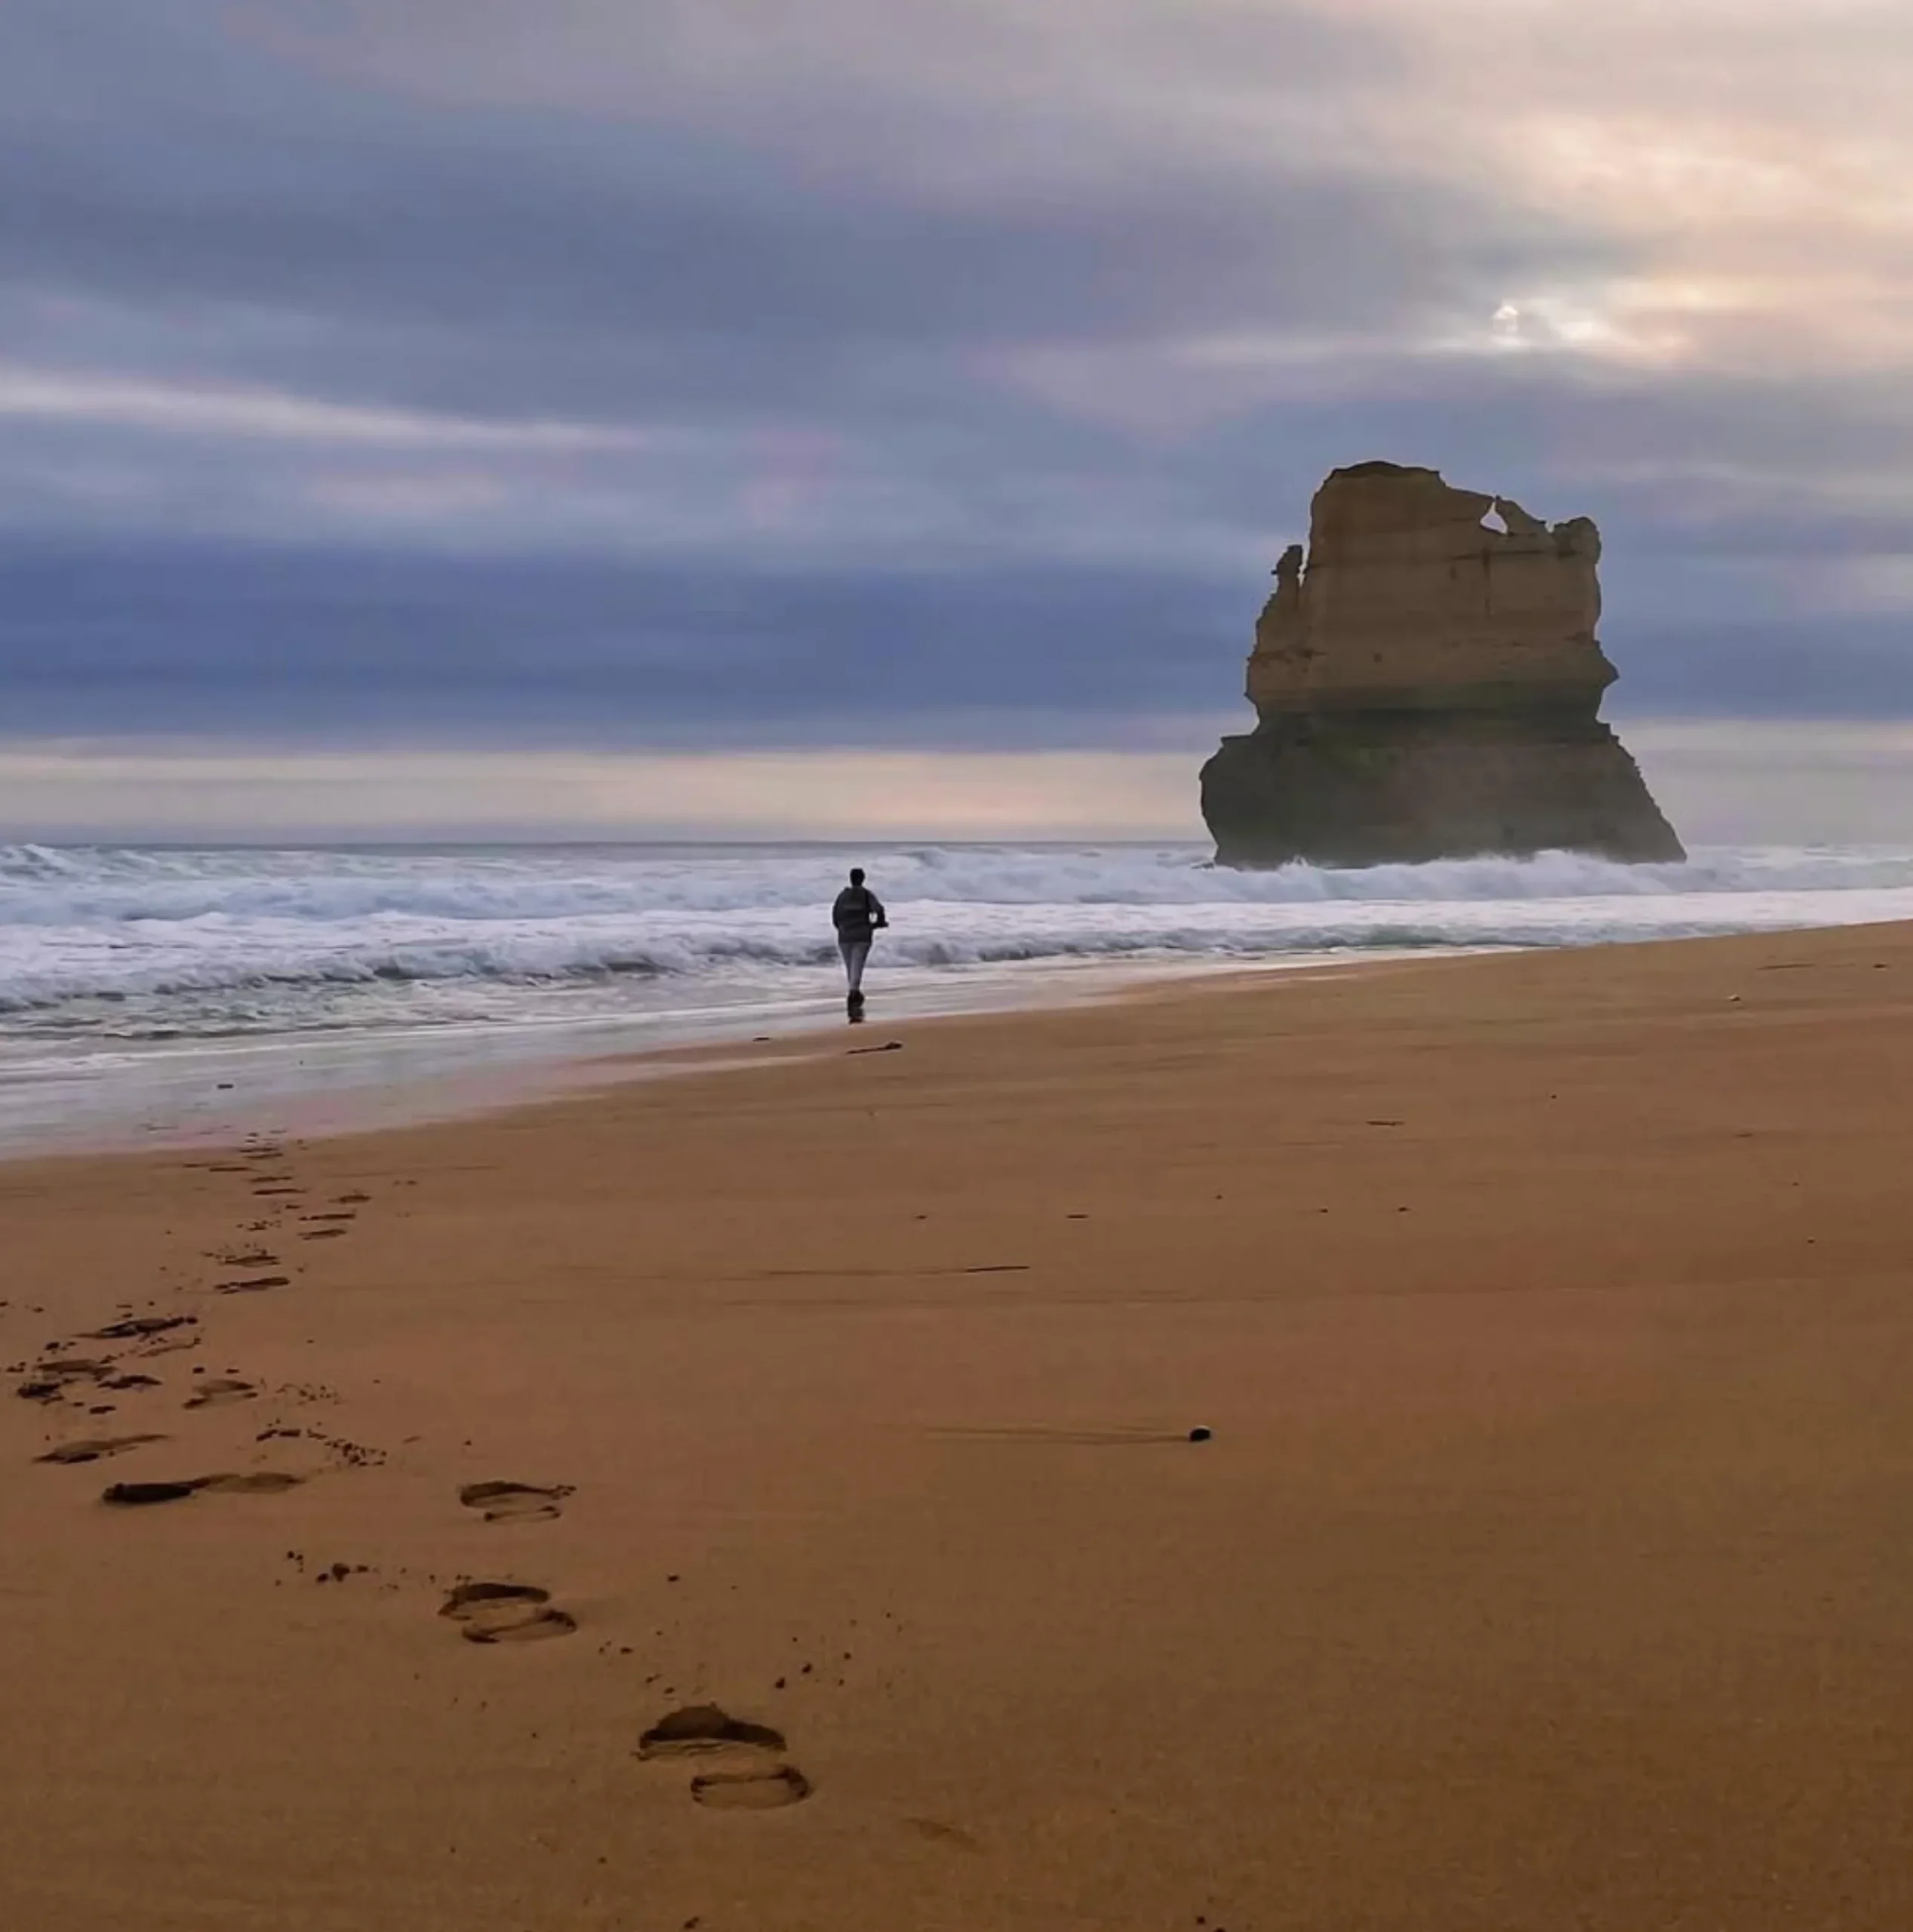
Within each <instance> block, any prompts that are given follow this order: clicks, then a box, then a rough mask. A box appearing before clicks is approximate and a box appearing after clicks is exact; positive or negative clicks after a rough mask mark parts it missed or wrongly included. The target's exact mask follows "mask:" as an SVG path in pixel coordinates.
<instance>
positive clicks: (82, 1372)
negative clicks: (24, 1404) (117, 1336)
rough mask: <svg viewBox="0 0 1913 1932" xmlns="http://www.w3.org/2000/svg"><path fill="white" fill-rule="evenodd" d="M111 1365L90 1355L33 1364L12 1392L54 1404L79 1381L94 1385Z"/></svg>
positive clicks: (110, 1371)
mask: <svg viewBox="0 0 1913 1932" xmlns="http://www.w3.org/2000/svg"><path fill="white" fill-rule="evenodd" d="M112 1366H113V1365H112V1363H111V1362H110V1361H102V1360H100V1359H99V1358H96V1357H94V1356H91V1355H69V1356H67V1357H66V1358H64V1359H63V1360H61V1361H39V1362H35V1364H33V1366H32V1369H31V1370H30V1371H29V1372H28V1374H27V1378H26V1380H25V1381H24V1382H23V1383H19V1384H18V1385H17V1386H16V1387H15V1389H14V1394H15V1395H19V1396H20V1397H22V1398H24V1399H25V1400H26V1401H29V1402H57V1401H60V1399H61V1398H63V1396H64V1395H66V1392H67V1391H68V1390H69V1389H71V1388H73V1387H74V1386H76V1385H77V1384H78V1383H83V1382H97V1381H99V1380H100V1378H101V1377H103V1376H106V1375H109V1374H111V1373H112Z"/></svg>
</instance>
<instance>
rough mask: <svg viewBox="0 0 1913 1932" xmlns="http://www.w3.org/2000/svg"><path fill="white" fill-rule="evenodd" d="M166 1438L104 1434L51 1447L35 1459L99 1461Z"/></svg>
mask: <svg viewBox="0 0 1913 1932" xmlns="http://www.w3.org/2000/svg"><path fill="white" fill-rule="evenodd" d="M165 1440H166V1438H165V1436H163V1435H103V1436H100V1437H98V1438H96V1439H95V1440H94V1441H89V1442H63V1443H62V1444H60V1447H58V1448H57V1449H49V1450H48V1451H47V1453H46V1454H45V1455H44V1456H35V1457H34V1458H33V1460H34V1461H35V1462H36V1463H97V1462H99V1461H100V1460H103V1458H104V1457H108V1456H123V1455H125V1454H126V1452H127V1451H128V1450H129V1449H137V1448H138V1447H140V1444H142V1443H143V1442H164V1441H165Z"/></svg>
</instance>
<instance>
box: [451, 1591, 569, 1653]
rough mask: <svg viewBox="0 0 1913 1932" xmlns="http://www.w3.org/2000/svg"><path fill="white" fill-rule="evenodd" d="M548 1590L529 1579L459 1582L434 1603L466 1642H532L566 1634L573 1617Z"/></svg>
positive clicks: (567, 1634)
mask: <svg viewBox="0 0 1913 1932" xmlns="http://www.w3.org/2000/svg"><path fill="white" fill-rule="evenodd" d="M551 1597H552V1593H551V1592H550V1591H549V1590H541V1589H538V1588H537V1586H535V1585H533V1584H531V1583H460V1585H459V1586H457V1589H454V1590H453V1591H452V1592H451V1593H450V1594H449V1595H447V1597H446V1598H445V1601H444V1602H443V1603H442V1604H440V1605H439V1607H438V1614H439V1615H440V1616H441V1617H450V1618H451V1619H452V1620H453V1621H454V1623H457V1625H458V1626H459V1634H460V1635H461V1636H462V1637H463V1638H464V1639H465V1640H466V1642H467V1643H469V1644H525V1643H535V1642H537V1641H539V1640H540V1639H541V1638H546V1637H568V1636H570V1635H571V1633H572V1632H573V1631H574V1630H575V1629H577V1627H578V1624H577V1619H576V1618H575V1617H572V1616H571V1614H569V1613H568V1612H567V1611H562V1610H556V1609H554V1608H553V1607H552V1600H551Z"/></svg>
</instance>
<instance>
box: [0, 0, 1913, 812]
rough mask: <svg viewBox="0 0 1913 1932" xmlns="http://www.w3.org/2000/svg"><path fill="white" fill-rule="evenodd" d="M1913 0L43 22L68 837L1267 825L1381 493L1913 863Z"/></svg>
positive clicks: (23, 212) (12, 727) (16, 798)
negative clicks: (1457, 532)
mask: <svg viewBox="0 0 1913 1932" xmlns="http://www.w3.org/2000/svg"><path fill="white" fill-rule="evenodd" d="M1909 100H1913V8H1909V7H1908V5H1906V4H1905V0H1680V4H1679V5H1671V4H1669V0H1605V4H1604V5H1602V6H1601V7H1600V8H1590V7H1589V6H1587V5H1585V0H1575V3H1574V4H1571V5H1570V4H1560V3H1559V0H1492V4H1490V0H1043V4H1041V5H1035V4H1032V0H808V4H807V5H803V6H801V7H799V6H795V5H792V4H791V0H538V4H537V5H531V4H529V3H528V0H8V4H7V5H5V8H0V837H5V836H7V835H9V833H10V832H11V833H12V834H14V835H40V836H45V835H59V834H60V833H63V832H68V833H75V834H84V833H91V832H99V833H106V834H111V833H114V832H136V831H141V830H143V831H146V832H152V833H155V834H161V835H172V836H189V835H194V834H196V833H201V832H206V833H226V834H246V833H260V834H263V835H273V834H280V833H284V832H297V831H305V832H312V833H318V834H324V833H328V832H357V833H358V834H360V835H366V834H369V833H372V832H377V831H380V830H392V831H397V832H405V831H411V832H422V831H429V832H452V831H458V830H464V831H468V832H474V833H496V832H512V831H527V832H536V831H556V830H566V829H577V830H595V831H601V832H614V831H617V830H619V829H631V830H633V831H638V832H643V831H647V830H653V831H658V830H668V831H687V830H689V831H699V830H702V831H709V832H727V833H734V834H749V833H751V832H761V831H764V830H777V831H784V832H805V831H817V832H848V831H857V830H867V831H896V832H939V831H941V832H964V831H971V832H980V833H983V834H996V833H1008V832H1016V831H1031V832H1041V831H1046V830H1066V831H1069V832H1072V833H1075V832H1086V831H1094V830H1096V829H1106V830H1109V831H1112V832H1124V833H1127V834H1133V835H1144V834H1149V833H1152V832H1157V831H1174V830H1183V831H1190V830H1195V829H1199V827H1198V823H1197V821H1196V820H1195V813H1194V802H1195V794H1194V771H1195V764H1196V762H1197V761H1198V760H1199V758H1200V757H1201V755H1204V754H1205V753H1206V752H1207V750H1208V749H1210V747H1211V746H1213V742H1214V739H1215V737H1216V734H1217V732H1218V731H1220V730H1223V729H1229V728H1241V727H1242V725H1243V724H1244V723H1245V722H1246V721H1247V712H1246V709H1244V707H1242V706H1241V703H1240V700H1239V698H1238V691H1239V688H1240V681H1241V661H1242V658H1243V656H1244V653H1245V651H1246V650H1247V643H1248V634H1249V629H1250V624H1251V623H1252V621H1253V616H1254V613H1255V611H1256V607H1257V605H1258V604H1259V601H1260V599H1261V597H1262V595H1263V589H1264V586H1265V584H1266V574H1267V572H1268V571H1269V568H1270V566H1271V565H1272V563H1273V561H1274V560H1275V556H1276V555H1278V553H1279V552H1280V551H1281V549H1282V547H1283V546H1284V544H1285V543H1287V542H1288V541H1289V540H1291V539H1292V538H1293V537H1297V536H1299V535H1300V534H1303V524H1304V522H1305V520H1306V504H1307V500H1308V497H1309V493H1310V491H1312V488H1313V487H1314V485H1315V483H1316V481H1318V480H1319V478H1320V477H1321V475H1322V474H1323V472H1324V471H1325V470H1327V469H1328V468H1330V466H1333V465H1334V464H1336V463H1346V462H1352V461H1356V460H1361V459H1364V458H1367V457H1374V456H1387V457H1392V458H1395V459H1396V460H1403V461H1410V462H1418V463H1432V464H1435V465H1437V466H1439V467H1441V469H1444V471H1445V472H1446V473H1447V475H1449V476H1450V478H1453V479H1454V480H1456V481H1463V482H1466V483H1468V484H1470V485H1475V486H1478V487H1482V488H1489V489H1493V490H1496V491H1501V492H1502V493H1505V494H1512V495H1514V496H1515V497H1519V498H1520V499H1521V500H1522V501H1524V503H1527V506H1529V508H1530V509H1533V510H1534V511H1536V512H1538V513H1539V514H1542V515H1547V516H1549V517H1551V518H1558V517H1562V516H1567V515H1576V514H1581V513H1586V514H1590V515H1593V516H1595V518H1598V520H1599V521H1600V523H1601V527H1602V529H1603V531H1604V535H1605V538H1606V542H1607V558H1606V562H1605V565H1604V580H1605V584H1606V589H1607V607H1608V615H1607V620H1606V623H1605V627H1604V638H1605V640H1606V641H1607V646H1608V649H1609V652H1610V655H1611V656H1612V657H1614V658H1615V659H1616V661H1617V662H1618V663H1619V666H1620V667H1621V671H1622V682H1621V684H1620V685H1619V688H1617V690H1616V693H1615V695H1614V697H1613V699H1612V700H1610V715H1613V717H1615V718H1616V719H1617V721H1619V722H1620V723H1621V724H1622V725H1623V726H1624V728H1625V729H1626V731H1627V735H1628V737H1629V742H1630V743H1631V744H1632V745H1633V746H1635V749H1638V751H1639V752H1641V755H1642V757H1643V760H1644V763H1645V764H1647V768H1648V770H1649V773H1650V777H1651V778H1652V779H1653V780H1654V782H1655V783H1656V786H1657V788H1658V789H1660V790H1661V791H1662V793H1663V795H1665V797H1667V798H1668V801H1669V802H1670V803H1671V804H1672V806H1673V808H1674V809H1675V812H1676V814H1677V816H1679V817H1682V818H1683V820H1684V824H1685V827H1686V829H1689V830H1690V832H1698V834H1699V835H1701V836H1703V837H1705V836H1732V835H1758V836H1785V835H1788V834H1789V833H1790V832H1794V833H1798V835H1801V836H1841V835H1856V834H1864V833H1866V832H1875V833H1877V834H1878V835H1882V836H1893V835H1902V836H1913V781H1909V780H1908V778H1907V777H1906V775H1905V774H1906V773H1907V771H1908V765H1909V761H1910V758H1909V749H1908V747H1909V746H1913V724H1907V723H1903V722H1902V721H1903V720H1904V721H1913V114H1909V113H1908V111H1907V103H1908V101H1909Z"/></svg>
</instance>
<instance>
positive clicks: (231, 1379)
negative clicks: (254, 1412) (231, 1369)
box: [186, 1375, 259, 1409]
mask: <svg viewBox="0 0 1913 1932" xmlns="http://www.w3.org/2000/svg"><path fill="white" fill-rule="evenodd" d="M258 1393H259V1391H258V1390H257V1389H256V1388H254V1386H253V1385H252V1384H251V1383H250V1382H241V1380H239V1378H238V1377H237V1376H235V1375H214V1376H211V1377H208V1379H207V1380H205V1381H204V1382H201V1383H199V1384H198V1386H196V1387H195V1389H194V1390H193V1392H192V1394H191V1395H189V1396H188V1397H187V1398H186V1407H188V1408H189V1409H216V1408H220V1407H223V1406H224V1405H225V1404H226V1403H228V1402H247V1401H251V1399H252V1398H253V1397H254V1396H255V1395H257V1394H258Z"/></svg>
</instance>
